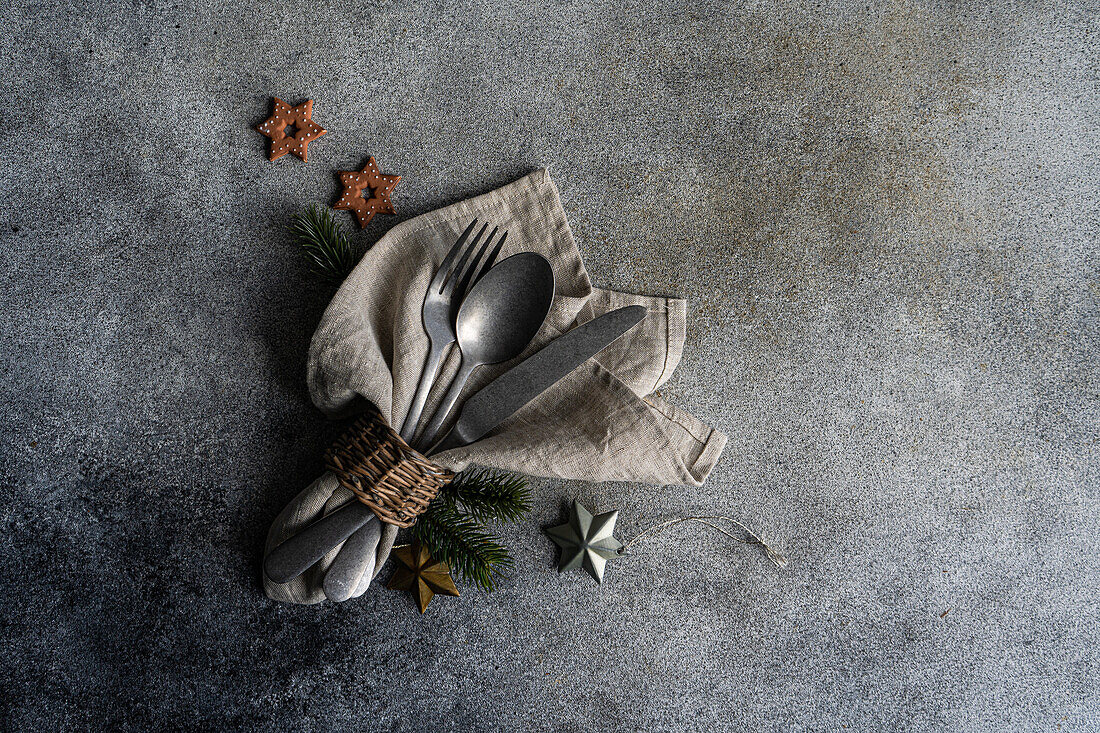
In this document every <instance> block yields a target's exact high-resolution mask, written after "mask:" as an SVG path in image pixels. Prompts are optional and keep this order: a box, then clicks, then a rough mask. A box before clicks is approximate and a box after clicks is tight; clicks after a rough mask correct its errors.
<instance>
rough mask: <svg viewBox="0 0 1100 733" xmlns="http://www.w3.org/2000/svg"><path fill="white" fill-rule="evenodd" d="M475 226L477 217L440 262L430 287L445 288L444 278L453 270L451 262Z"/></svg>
mask: <svg viewBox="0 0 1100 733" xmlns="http://www.w3.org/2000/svg"><path fill="white" fill-rule="evenodd" d="M475 226H477V219H474V220H473V221H471V222H470V226H468V227H466V231H464V232H462V236H461V237H459V238H458V241H457V242H455V244H454V246H453V247H451V251H450V252H448V253H447V256H446V257H444V258H443V262H441V263H440V264H439V269H437V270H436V271H435V276H434V277H432V282H431V284H430V285H428V288H429V289H431V288H435V287H438V288H439V289H440V290H442V289H443V282H444V279H445V278H446V277H447V276H448V275H449V274H450V272H451V263H452V262H454V259H455V257H456V256H457V255H458V253H459V252H461V251H462V246H463V245H464V244H466V240H467V239H468V238H469V236H470V232H472V231H473V230H474V227H475ZM486 226H488V225H486Z"/></svg>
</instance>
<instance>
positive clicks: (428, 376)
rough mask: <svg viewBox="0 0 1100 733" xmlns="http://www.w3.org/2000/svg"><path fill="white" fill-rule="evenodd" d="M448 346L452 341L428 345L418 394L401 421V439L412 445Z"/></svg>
mask: <svg viewBox="0 0 1100 733" xmlns="http://www.w3.org/2000/svg"><path fill="white" fill-rule="evenodd" d="M452 343H453V342H452ZM448 346H450V343H447V344H436V343H435V342H434V341H433V342H432V343H431V345H430V346H429V347H428V358H427V359H426V360H425V361H424V371H422V372H421V373H420V384H418V385H416V394H415V395H413V401H412V404H411V405H409V411H408V412H407V413H405V422H403V423H401V431H400V433H401V439H402V440H404V441H405V442H406V443H408V444H410V445H412V439H413V436H414V435H416V424H417V423H418V422H420V415H421V413H423V412H424V405H425V403H427V401H428V393H429V392H431V391H432V385H433V384H434V383H435V378H436V375H437V374H439V365H440V363H441V362H442V361H443V351H444V350H445V349H446V348H447V347H448Z"/></svg>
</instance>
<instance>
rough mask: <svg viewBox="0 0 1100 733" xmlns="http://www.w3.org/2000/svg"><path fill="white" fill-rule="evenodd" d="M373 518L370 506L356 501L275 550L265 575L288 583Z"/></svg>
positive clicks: (265, 561)
mask: <svg viewBox="0 0 1100 733" xmlns="http://www.w3.org/2000/svg"><path fill="white" fill-rule="evenodd" d="M374 518H375V515H374V512H372V511H371V510H370V507H368V506H367V505H366V504H364V503H363V502H361V501H359V500H358V499H354V498H353V499H352V500H351V501H349V502H348V503H347V504H344V506H342V507H340V508H339V509H337V510H336V511H334V512H332V513H330V514H326V515H325V516H323V517H321V518H320V519H318V520H317V521H316V522H314V523H313V524H311V525H309V526H308V527H306V528H305V529H303V530H302V531H301V532H299V533H298V534H296V535H294V536H293V537H290V538H289V539H287V540H286V541H284V542H283V543H282V544H280V545H279V546H278V547H276V548H275V549H274V550H272V551H271V553H270V554H269V555H268V556H267V559H266V560H264V573H265V574H266V575H267V577H269V578H271V580H273V581H275V582H276V583H289V582H290V581H291V580H294V579H295V578H297V577H298V576H299V575H301V574H302V573H304V572H305V571H306V570H309V568H310V566H312V565H313V564H314V563H315V562H317V561H318V560H320V559H321V558H322V557H324V556H325V555H327V554H328V553H329V552H330V551H331V550H332V548H334V547H336V546H337V545H339V544H340V543H341V542H343V541H344V540H346V539H347V538H348V537H350V536H351V535H352V534H354V533H355V531H356V530H358V529H359V528H360V527H362V526H363V525H364V524H366V523H367V522H369V521H370V520H371V519H374Z"/></svg>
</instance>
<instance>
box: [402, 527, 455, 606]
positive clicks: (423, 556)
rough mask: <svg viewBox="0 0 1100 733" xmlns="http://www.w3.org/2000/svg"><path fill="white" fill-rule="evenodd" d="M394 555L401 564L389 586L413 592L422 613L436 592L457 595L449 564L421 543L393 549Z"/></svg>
mask: <svg viewBox="0 0 1100 733" xmlns="http://www.w3.org/2000/svg"><path fill="white" fill-rule="evenodd" d="M393 554H394V557H396V558H397V559H398V561H399V562H400V563H401V564H400V565H399V566H398V568H397V570H396V571H395V572H394V574H393V577H392V578H390V582H389V583H388V584H387V585H386V587H387V588H396V589H397V590H407V591H409V592H410V593H412V595H413V598H415V599H416V605H417V607H418V608H419V609H420V613H424V611H425V610H426V609H427V608H428V604H429V603H431V601H432V598H433V597H434V596H435V594H436V593H441V594H443V595H447V596H457V595H458V588H456V587H455V582H454V581H453V580H451V569H450V568H449V567H447V563H445V562H436V561H435V560H433V559H432V556H431V553H429V552H428V550H427V548H426V547H424V546H422V545H421V544H420V543H419V542H414V543H413V544H411V545H407V546H405V547H401V548H399V549H397V550H394V552H393Z"/></svg>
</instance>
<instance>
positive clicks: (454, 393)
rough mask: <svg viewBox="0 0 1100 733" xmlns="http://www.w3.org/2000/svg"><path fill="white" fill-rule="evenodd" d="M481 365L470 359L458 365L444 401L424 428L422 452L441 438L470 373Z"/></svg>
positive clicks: (421, 441) (420, 444)
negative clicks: (441, 431)
mask: <svg viewBox="0 0 1100 733" xmlns="http://www.w3.org/2000/svg"><path fill="white" fill-rule="evenodd" d="M479 366H481V364H478V363H477V362H473V361H470V360H469V359H463V360H462V365H461V366H459V367H458V372H457V373H456V374H455V376H454V380H453V381H452V382H451V386H450V388H449V389H448V390H447V394H445V395H443V401H442V402H440V403H439V407H437V408H435V414H434V415H432V419H431V422H429V423H428V427H426V428H424V434H423V435H421V436H420V441H419V442H418V443H417V445H418V446H419V448H418V450H420V451H421V452H422V453H424V454H427V453H428V452H429V451H430V450H431V449H432V447H433V446H434V445H435V442H436V441H437V440H438V439H439V437H440V436H439V429H440V428H442V427H443V425H444V423H446V422H447V417H448V416H449V415H450V414H451V409H452V408H453V407H454V406H455V403H456V402H458V396H459V395H460V394H462V388H463V387H465V386H466V381H467V380H468V379H469V378H470V374H471V373H472V372H473V371H474V370H475V369H477V368H478V367H479Z"/></svg>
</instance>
